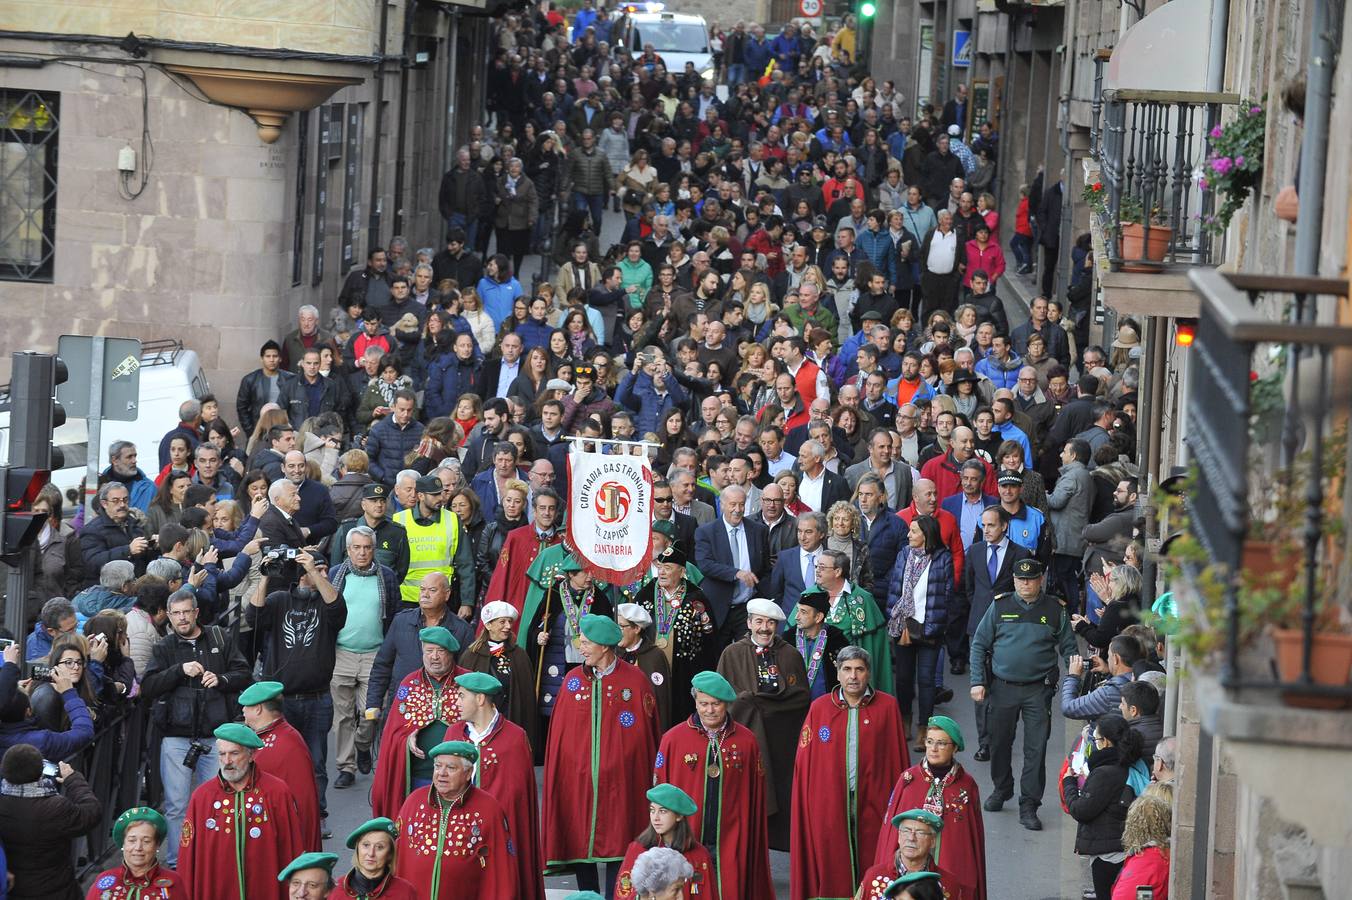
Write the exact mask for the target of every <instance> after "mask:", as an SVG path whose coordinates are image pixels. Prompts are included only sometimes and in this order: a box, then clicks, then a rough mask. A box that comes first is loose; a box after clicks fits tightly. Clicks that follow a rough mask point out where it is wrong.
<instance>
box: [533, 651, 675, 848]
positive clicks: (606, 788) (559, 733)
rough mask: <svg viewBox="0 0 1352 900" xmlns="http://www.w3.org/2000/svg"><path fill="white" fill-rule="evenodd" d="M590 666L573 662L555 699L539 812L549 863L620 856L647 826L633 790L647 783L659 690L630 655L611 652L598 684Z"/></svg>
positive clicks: (643, 807)
mask: <svg viewBox="0 0 1352 900" xmlns="http://www.w3.org/2000/svg"><path fill="white" fill-rule="evenodd" d="M592 673H593V670H592V669H591V668H590V667H588V666H574V667H573V668H572V669H570V670H569V671H568V674H567V675H565V676H564V678H563V688H564V689H563V691H562V692H561V693H560V694H559V698H558V700H556V701H555V703H554V721H553V723H552V724H551V725H550V726H549V746H548V747H547V748H546V750H545V782H544V783H545V801H544V808H543V810H542V813H541V817H540V818H541V822H542V831H543V833H544V840H545V868H546V870H547V871H559V870H561V869H564V868H566V867H568V866H571V865H572V864H574V863H579V862H589V861H590V862H601V861H605V862H611V861H615V862H618V861H619V860H620V859H622V858H623V857H624V851H625V850H626V849H627V848H628V847H629V842H630V841H632V840H633V839H634V836H635V835H637V834H639V833H640V832H642V831H643V829H645V828H647V827H648V805H647V804H646V803H640V802H638V800H636V799H635V798H642V797H643V794H644V792H645V791H646V790H647V789H648V788H650V787H652V777H651V776H652V759H653V754H655V753H656V752H657V698H655V697H654V696H653V689H652V686H651V685H650V684H649V683H648V677H647V676H646V675H644V674H643V672H642V671H641V670H640V669H639V668H638V666H635V665H633V664H632V663H627V662H624V661H623V660H616V662H615V669H614V670H613V671H612V672H611V673H610V674H609V675H607V676H605V677H604V678H603V679H601V682H600V692H597V691H596V686H597V682H596V680H595V678H594V676H593V674H592ZM593 738H595V739H596V742H595V744H593Z"/></svg>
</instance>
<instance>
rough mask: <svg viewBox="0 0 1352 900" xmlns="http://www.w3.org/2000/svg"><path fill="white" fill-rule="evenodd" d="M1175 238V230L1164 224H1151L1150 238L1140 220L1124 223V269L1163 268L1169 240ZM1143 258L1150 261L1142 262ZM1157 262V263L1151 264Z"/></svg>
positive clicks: (1157, 269) (1135, 270)
mask: <svg viewBox="0 0 1352 900" xmlns="http://www.w3.org/2000/svg"><path fill="white" fill-rule="evenodd" d="M1173 238H1174V230H1173V229H1172V228H1166V227H1164V226H1162V225H1152V226H1150V235H1149V239H1147V237H1146V233H1145V226H1144V225H1142V224H1140V223H1139V222H1124V223H1123V224H1122V271H1124V272H1158V271H1160V269H1161V268H1162V266H1161V265H1160V264H1162V263H1163V262H1164V257H1165V254H1167V253H1168V252H1169V242H1170V241H1172V240H1173ZM1142 260H1148V261H1149V262H1146V263H1142V262H1141V261H1142ZM1151 263H1155V265H1151Z"/></svg>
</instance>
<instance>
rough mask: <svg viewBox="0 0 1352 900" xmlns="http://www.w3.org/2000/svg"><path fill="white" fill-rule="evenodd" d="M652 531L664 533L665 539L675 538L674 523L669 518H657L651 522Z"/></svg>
mask: <svg viewBox="0 0 1352 900" xmlns="http://www.w3.org/2000/svg"><path fill="white" fill-rule="evenodd" d="M653 531H656V532H657V533H658V534H660V535H665V536H666V538H667V540H670V541H674V540H676V523H675V522H672V521H671V520H670V519H658V520H657V521H656V522H654V523H653Z"/></svg>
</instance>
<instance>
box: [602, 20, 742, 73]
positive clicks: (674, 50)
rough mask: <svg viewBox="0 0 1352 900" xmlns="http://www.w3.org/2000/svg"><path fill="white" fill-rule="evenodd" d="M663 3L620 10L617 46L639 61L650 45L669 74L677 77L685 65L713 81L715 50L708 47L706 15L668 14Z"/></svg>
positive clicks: (616, 36)
mask: <svg viewBox="0 0 1352 900" xmlns="http://www.w3.org/2000/svg"><path fill="white" fill-rule="evenodd" d="M663 6H664V5H663V4H661V3H633V4H628V5H625V6H621V7H620V12H621V13H623V18H622V19H621V20H620V21H619V22H617V23H616V25H617V27H618V31H617V32H616V34H615V35H614V38H615V43H616V45H617V46H621V45H622V46H623V47H624V49H625V50H627V51H629V55H630V56H632V57H633V58H635V59H637V58H638V57H640V56H642V55H643V48H644V46H646V45H647V44H652V45H653V50H654V51H656V52H657V55H658V56H660V57H662V61H663V62H664V63H666V66H667V71H668V72H670V73H671V74H672V75H675V76H677V77H679V76H680V74H681V73H682V72H684V71H685V64H686V63H687V62H692V63H694V64H695V71H696V72H698V73H699V74H700V77H701V78H704V79H706V80H710V81H712V80H714V79H716V78H717V75H718V73H717V72H715V71H714V51H713V47H712V46H710V44H709V24H708V23H707V22H705V21H704V17H703V16H692V15H688V14H686V13H674V12H666V11H665V9H664V8H663Z"/></svg>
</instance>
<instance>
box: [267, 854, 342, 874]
mask: <svg viewBox="0 0 1352 900" xmlns="http://www.w3.org/2000/svg"><path fill="white" fill-rule="evenodd" d="M337 862H338V854H337V853H302V854H301V855H300V856H297V857H296V858H295V859H293V860H291V864H290V865H289V866H287V867H286V868H285V869H282V871H281V873H280V874H279V875H278V876H277V880H278V881H286V880H287V879H288V878H290V877H291V876H292V875H294V874H295V873H297V872H304V871H305V870H306V869H323V870H324V871H325V872H327V873H329V875H330V876H332V875H333V867H334V866H335V865H336V864H337Z"/></svg>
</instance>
